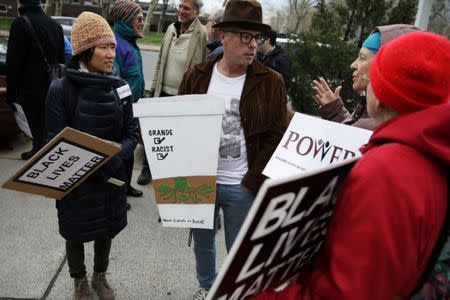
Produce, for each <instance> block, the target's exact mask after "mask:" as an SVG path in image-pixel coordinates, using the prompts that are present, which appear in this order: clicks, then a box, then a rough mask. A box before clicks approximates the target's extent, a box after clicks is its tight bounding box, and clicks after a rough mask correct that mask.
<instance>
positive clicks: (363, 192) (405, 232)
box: [257, 32, 450, 300]
mask: <svg viewBox="0 0 450 300" xmlns="http://www.w3.org/2000/svg"><path fill="white" fill-rule="evenodd" d="M449 69H450V42H449V41H448V39H446V38H444V37H442V36H439V35H436V34H432V33H426V32H415V33H409V34H406V35H404V36H401V37H399V38H397V39H395V40H394V41H392V42H390V43H388V44H386V45H385V46H384V47H382V48H381V49H380V51H379V52H378V54H377V55H376V57H375V59H374V61H373V63H372V66H371V68H370V73H369V77H368V80H369V82H370V83H369V85H368V88H367V111H368V113H369V115H370V116H371V117H372V118H373V119H374V120H375V121H376V122H377V124H379V125H378V127H377V128H376V129H375V131H374V133H373V135H372V137H371V139H370V141H369V143H368V144H367V145H366V146H364V147H363V148H362V149H361V152H362V153H363V156H362V158H361V159H360V160H359V161H358V162H357V163H356V164H355V166H354V167H353V168H352V170H351V171H350V173H349V175H348V177H347V178H346V179H345V181H344V184H343V186H342V188H341V190H340V192H339V194H338V199H337V202H336V206H335V209H334V213H333V216H332V219H331V222H330V225H329V228H328V232H327V235H326V237H325V241H324V244H323V246H322V248H321V249H320V250H319V252H318V254H317V255H316V257H315V259H314V262H313V263H312V264H311V266H310V269H308V271H306V272H305V273H303V274H301V275H300V279H299V280H298V281H297V283H296V284H292V285H290V286H289V287H288V288H286V289H285V290H283V291H281V292H279V293H274V292H273V293H270V292H269V293H265V294H261V295H259V296H258V297H257V299H358V300H359V299H409V298H410V297H411V296H413V295H414V293H415V292H416V291H418V290H419V289H420V287H422V286H423V283H424V281H425V280H426V279H427V278H428V275H430V274H429V271H430V269H432V267H433V266H434V265H435V263H436V258H437V257H438V256H439V253H440V252H441V251H442V249H443V248H442V245H443V243H444V242H446V241H447V237H448V228H447V224H446V223H447V222H446V219H447V218H448V216H447V209H448V199H449V186H448V182H449V177H448V176H449V173H448V170H449V167H450V138H449V130H448V129H449V124H450V103H449V99H450V81H449V79H448V78H449V77H448V70H449ZM430 287H431V286H428V288H430ZM447 288H448V286H447ZM442 292H443V293H444V294H441V295H439V298H427V299H448V297H449V295H448V294H445V289H444V290H442ZM437 296H438V295H434V297H437ZM422 299H424V298H422Z"/></svg>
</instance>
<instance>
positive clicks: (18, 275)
mask: <svg viewBox="0 0 450 300" xmlns="http://www.w3.org/2000/svg"><path fill="white" fill-rule="evenodd" d="M0 146H1V148H0V167H1V172H0V184H3V183H4V182H5V181H6V180H7V179H8V178H9V177H11V176H12V175H13V174H14V173H15V172H16V171H17V170H18V169H19V168H20V167H21V166H22V165H23V164H24V161H22V160H20V159H19V157H20V153H21V152H23V151H26V150H29V149H30V148H31V143H30V141H28V140H26V139H25V138H24V137H23V136H19V137H18V138H17V139H15V140H14V141H13V142H12V143H11V144H9V145H0ZM8 147H9V148H8ZM135 155H136V156H135V157H136V159H135V161H136V164H135V170H134V173H133V182H134V183H135V181H136V178H137V176H138V175H139V172H140V170H139V169H140V168H141V165H140V164H139V162H141V161H142V155H143V149H142V147H141V146H138V148H137V149H136V153H135ZM136 187H139V186H136ZM139 188H143V190H144V197H141V198H129V199H128V201H129V203H130V204H131V210H130V211H129V212H128V226H127V227H126V228H125V230H123V231H122V232H121V233H120V234H119V235H118V236H117V237H116V238H115V239H114V240H113V244H112V250H111V255H110V267H109V269H108V278H109V281H110V283H111V285H112V287H113V288H114V289H115V291H116V295H117V299H191V298H192V295H193V293H194V292H195V290H196V288H197V285H198V284H197V281H196V279H195V259H194V254H193V249H192V246H191V248H189V247H188V246H187V241H188V229H178V228H163V227H162V226H161V223H158V222H157V220H158V212H157V207H156V204H155V202H154V199H153V190H152V186H151V185H147V186H145V187H139ZM0 228H1V230H0V278H1V280H0V299H72V292H73V281H72V279H71V278H70V277H69V273H68V267H67V262H66V259H65V244H64V239H63V238H62V237H61V236H60V235H59V233H58V221H57V215H56V209H55V200H52V199H46V198H43V197H40V196H35V195H31V194H25V193H19V192H15V191H10V190H6V189H1V188H0ZM217 242H218V243H217V247H218V249H217V250H218V262H219V264H218V266H220V264H221V262H223V260H224V258H225V246H224V237H223V230H220V231H219V234H218V237H217ZM92 247H93V243H88V244H86V246H85V255H86V258H85V263H86V266H87V270H88V275H89V276H91V275H92V266H93V250H92Z"/></svg>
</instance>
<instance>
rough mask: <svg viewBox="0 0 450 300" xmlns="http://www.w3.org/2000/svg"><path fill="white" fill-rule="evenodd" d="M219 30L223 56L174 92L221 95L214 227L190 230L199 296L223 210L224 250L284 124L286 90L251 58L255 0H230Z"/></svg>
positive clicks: (207, 281) (209, 278) (257, 12)
mask: <svg viewBox="0 0 450 300" xmlns="http://www.w3.org/2000/svg"><path fill="white" fill-rule="evenodd" d="M214 27H215V28H217V29H219V30H220V34H219V38H220V41H221V42H222V44H223V55H219V56H214V57H213V58H210V59H208V60H206V61H205V62H203V63H201V64H198V65H196V66H194V67H192V68H190V69H189V70H188V71H187V72H186V73H185V74H184V77H183V81H182V82H181V85H180V90H179V94H180V95H184V94H212V95H216V96H219V97H222V98H223V99H224V103H225V115H224V117H223V121H222V130H221V136H220V147H219V164H218V169H217V198H216V204H215V211H214V229H192V233H193V238H194V253H195V260H196V271H197V280H198V281H199V285H200V287H199V289H198V290H197V291H196V292H195V294H194V299H204V298H205V297H206V294H207V293H208V291H209V289H210V288H211V285H212V283H213V282H214V280H215V278H216V248H215V236H216V233H217V220H218V215H219V210H220V209H222V212H223V224H224V230H225V244H226V248H227V251H229V250H230V249H231V246H232V245H233V242H234V240H235V238H236V236H237V234H238V232H239V230H240V228H241V226H242V224H243V222H244V220H245V217H246V216H247V213H248V211H249V209H250V207H251V205H252V203H253V200H254V198H255V195H256V193H257V192H258V189H259V188H260V186H261V184H262V183H263V181H264V180H265V179H266V177H265V176H264V175H262V170H263V169H264V167H265V166H266V164H267V162H268V161H269V159H270V157H271V156H272V154H273V152H274V150H275V148H276V147H277V145H278V143H279V142H280V140H281V138H282V136H283V134H284V132H285V130H286V128H287V111H286V103H287V96H286V89H285V87H284V83H283V78H282V77H281V75H280V74H279V73H277V72H275V71H273V70H271V69H269V68H266V67H264V66H263V65H261V64H260V63H259V62H257V61H256V60H255V59H254V58H255V55H256V48H257V46H258V42H260V41H261V40H262V39H263V33H264V32H266V31H268V30H270V26H268V25H266V24H263V23H262V8H261V4H260V3H259V2H258V1H256V0H250V1H248V0H245V1H244V0H229V1H228V3H227V5H226V7H225V11H224V14H223V20H222V22H220V23H217V24H215V25H214Z"/></svg>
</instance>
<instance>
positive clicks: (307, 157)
mask: <svg viewBox="0 0 450 300" xmlns="http://www.w3.org/2000/svg"><path fill="white" fill-rule="evenodd" d="M371 135H372V131H370V130H366V129H361V128H357V127H353V126H349V125H344V124H340V123H336V122H331V121H327V120H322V119H320V118H317V117H311V116H308V115H304V114H301V113H295V115H294V117H293V119H292V121H291V123H290V124H289V127H288V129H287V130H286V132H285V133H284V136H283V138H282V139H281V142H280V144H279V145H278V147H277V149H276V150H275V152H274V153H273V155H272V157H271V158H270V160H269V162H268V163H267V165H266V167H265V168H264V171H263V174H264V175H266V176H267V177H269V178H272V179H275V178H281V177H284V176H287V175H294V174H298V173H301V172H305V171H310V170H315V169H318V168H321V167H325V166H327V165H329V164H333V163H337V162H341V161H344V160H346V159H351V158H353V157H360V156H361V153H360V152H359V148H360V147H361V146H362V145H364V144H366V143H367V142H368V141H369V139H370V136H371Z"/></svg>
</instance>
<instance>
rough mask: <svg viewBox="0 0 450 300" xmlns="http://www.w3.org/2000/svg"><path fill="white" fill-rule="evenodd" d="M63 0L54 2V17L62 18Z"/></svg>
mask: <svg viewBox="0 0 450 300" xmlns="http://www.w3.org/2000/svg"><path fill="white" fill-rule="evenodd" d="M62 10H63V0H55V16H62Z"/></svg>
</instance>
